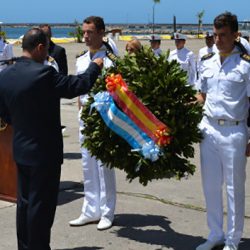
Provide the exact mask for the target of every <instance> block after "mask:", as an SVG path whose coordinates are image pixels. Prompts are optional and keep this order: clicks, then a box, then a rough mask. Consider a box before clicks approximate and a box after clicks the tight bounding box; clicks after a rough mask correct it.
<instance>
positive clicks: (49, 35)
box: [39, 23, 52, 39]
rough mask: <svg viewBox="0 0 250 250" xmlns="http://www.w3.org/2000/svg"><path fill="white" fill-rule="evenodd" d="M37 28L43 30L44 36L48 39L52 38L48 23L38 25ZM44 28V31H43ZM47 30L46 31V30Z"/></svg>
mask: <svg viewBox="0 0 250 250" xmlns="http://www.w3.org/2000/svg"><path fill="white" fill-rule="evenodd" d="M39 28H40V29H42V30H43V32H44V33H45V35H46V36H47V37H48V38H49V39H50V38H51V37H52V31H51V26H50V25H49V24H48V23H43V24H40V25H39ZM44 28H45V29H44ZM46 28H47V29H46Z"/></svg>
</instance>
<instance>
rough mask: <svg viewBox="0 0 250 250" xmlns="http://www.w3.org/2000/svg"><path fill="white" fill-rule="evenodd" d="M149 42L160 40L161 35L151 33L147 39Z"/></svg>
mask: <svg viewBox="0 0 250 250" xmlns="http://www.w3.org/2000/svg"><path fill="white" fill-rule="evenodd" d="M149 41H150V42H153V41H161V37H160V36H159V35H152V36H150V39H149Z"/></svg>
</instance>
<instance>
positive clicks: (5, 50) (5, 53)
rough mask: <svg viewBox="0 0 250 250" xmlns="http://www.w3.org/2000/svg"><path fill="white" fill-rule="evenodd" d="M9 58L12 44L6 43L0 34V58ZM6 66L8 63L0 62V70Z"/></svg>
mask: <svg viewBox="0 0 250 250" xmlns="http://www.w3.org/2000/svg"><path fill="white" fill-rule="evenodd" d="M11 58H13V49H12V45H11V44H8V43H6V42H5V41H4V39H3V38H2V37H1V36H0V60H9V59H11ZM7 66H8V64H6V63H4V64H3V63H1V62H0V72H1V71H2V70H3V69H4V68H6V67H7Z"/></svg>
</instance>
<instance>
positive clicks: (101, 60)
mask: <svg viewBox="0 0 250 250" xmlns="http://www.w3.org/2000/svg"><path fill="white" fill-rule="evenodd" d="M93 62H94V63H96V64H97V65H98V66H99V67H100V69H102V67H103V59H102V58H96V59H94V60H93Z"/></svg>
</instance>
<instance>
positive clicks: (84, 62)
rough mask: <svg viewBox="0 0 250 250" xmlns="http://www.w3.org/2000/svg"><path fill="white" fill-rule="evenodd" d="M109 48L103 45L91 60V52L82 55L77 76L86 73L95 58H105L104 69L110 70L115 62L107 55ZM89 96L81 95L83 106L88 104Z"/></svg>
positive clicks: (77, 62)
mask: <svg viewBox="0 0 250 250" xmlns="http://www.w3.org/2000/svg"><path fill="white" fill-rule="evenodd" d="M106 51H107V48H106V47H105V45H103V46H102V47H101V48H100V49H99V51H97V52H96V53H95V55H94V56H93V57H92V58H91V55H90V52H89V51H87V52H86V53H85V54H83V55H81V56H80V57H78V58H77V60H76V74H77V75H79V74H82V73H84V72H85V71H86V70H87V68H88V66H89V64H90V63H91V61H92V60H93V59H95V58H103V67H104V68H109V67H111V66H112V65H113V62H112V61H111V60H110V59H109V58H108V57H107V55H106ZM88 97H89V96H88V95H87V94H86V95H81V96H80V102H81V104H82V105H84V104H86V102H87V101H88Z"/></svg>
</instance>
